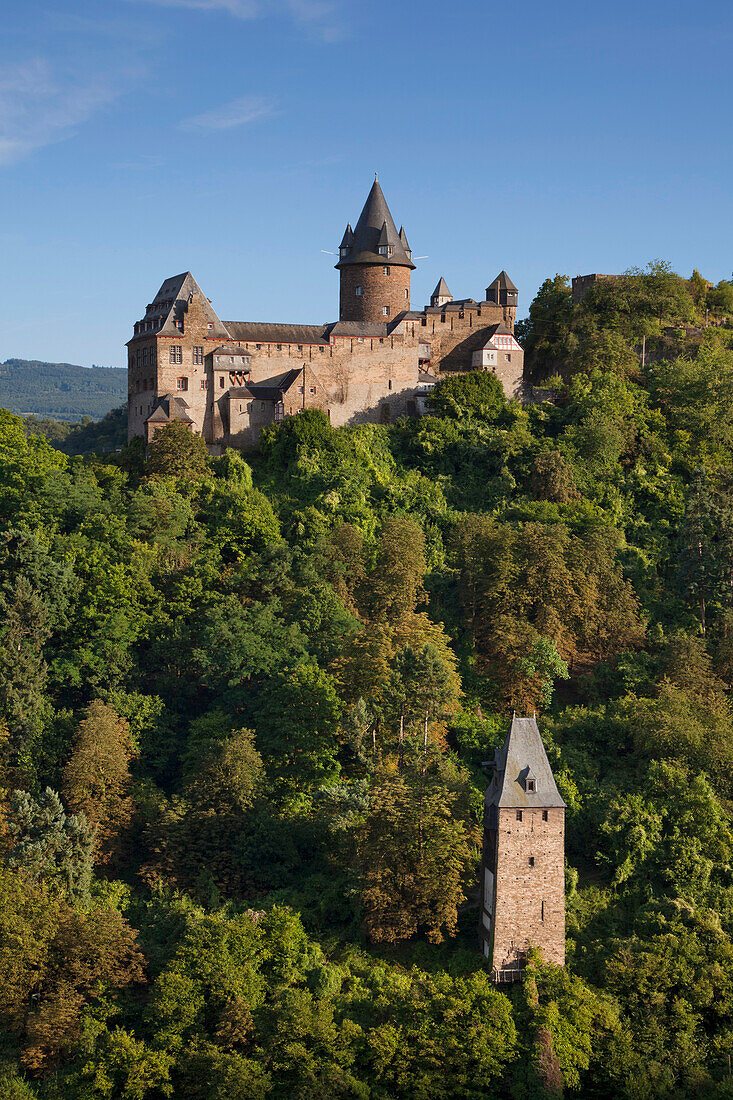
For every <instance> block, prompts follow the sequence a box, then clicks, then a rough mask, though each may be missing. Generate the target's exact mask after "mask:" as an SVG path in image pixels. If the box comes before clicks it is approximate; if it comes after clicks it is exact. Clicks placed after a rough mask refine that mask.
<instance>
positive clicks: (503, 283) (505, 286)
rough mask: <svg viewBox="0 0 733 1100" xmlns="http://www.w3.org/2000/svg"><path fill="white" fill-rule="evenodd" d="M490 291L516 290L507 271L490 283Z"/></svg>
mask: <svg viewBox="0 0 733 1100" xmlns="http://www.w3.org/2000/svg"><path fill="white" fill-rule="evenodd" d="M488 289H489V290H494V289H496V290H516V289H517V288H516V287H515V285H514V283H513V282H512V281H511V279H510V278H509V276H508V275H507V273H506V271H504V270H503V268H502V270H501V271H500V272H499V274H498V275H497V276H496V278H495V279H494V281H493V283H489V286H488Z"/></svg>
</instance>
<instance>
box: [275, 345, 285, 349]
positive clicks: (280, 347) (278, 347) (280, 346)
mask: <svg viewBox="0 0 733 1100" xmlns="http://www.w3.org/2000/svg"><path fill="white" fill-rule="evenodd" d="M275 347H276V348H277V350H278V351H282V350H283V346H282V344H276V345H275Z"/></svg>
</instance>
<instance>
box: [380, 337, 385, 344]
mask: <svg viewBox="0 0 733 1100" xmlns="http://www.w3.org/2000/svg"><path fill="white" fill-rule="evenodd" d="M379 343H380V344H383V343H384V337H383V336H380V337H379Z"/></svg>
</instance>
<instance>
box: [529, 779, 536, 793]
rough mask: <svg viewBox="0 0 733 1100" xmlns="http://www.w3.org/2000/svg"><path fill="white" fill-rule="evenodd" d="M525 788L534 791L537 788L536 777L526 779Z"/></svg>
mask: <svg viewBox="0 0 733 1100" xmlns="http://www.w3.org/2000/svg"><path fill="white" fill-rule="evenodd" d="M527 790H528V791H536V790H537V780H536V779H528V780H527Z"/></svg>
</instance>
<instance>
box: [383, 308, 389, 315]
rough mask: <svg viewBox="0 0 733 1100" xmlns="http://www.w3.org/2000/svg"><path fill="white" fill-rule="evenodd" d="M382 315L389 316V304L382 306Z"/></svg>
mask: <svg viewBox="0 0 733 1100" xmlns="http://www.w3.org/2000/svg"><path fill="white" fill-rule="evenodd" d="M382 316H383V317H389V306H382Z"/></svg>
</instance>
